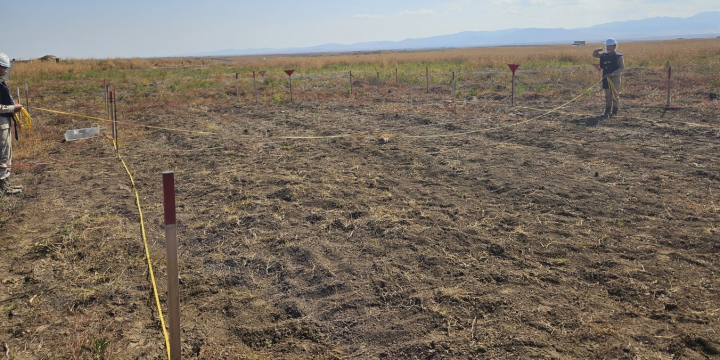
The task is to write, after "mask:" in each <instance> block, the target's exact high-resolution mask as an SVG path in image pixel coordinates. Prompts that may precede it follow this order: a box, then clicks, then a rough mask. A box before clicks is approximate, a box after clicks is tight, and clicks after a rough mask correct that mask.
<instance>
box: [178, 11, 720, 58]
mask: <svg viewBox="0 0 720 360" xmlns="http://www.w3.org/2000/svg"><path fill="white" fill-rule="evenodd" d="M608 37H614V38H616V39H618V40H619V41H646V40H647V41H649V40H666V39H676V38H708V37H720V11H711V12H703V13H700V14H697V15H695V16H691V17H688V18H678V17H654V18H649V19H643V20H631V21H618V22H611V23H607V24H600V25H595V26H591V27H586V28H577V29H562V28H557V29H542V28H525V29H508V30H497V31H465V32H460V33H457V34H452V35H440V36H432V37H427V38H419V39H405V40H402V41H369V42H361V43H356V44H349V45H342V44H324V45H318V46H311V47H302V48H285V49H269V48H265V49H242V50H240V49H225V50H219V51H215V52H208V53H195V54H182V55H177V56H232V55H265V54H267V55H271V54H307V53H332V52H356V51H379V50H420V49H443V48H467V47H487V46H519V45H541V44H561V43H568V44H572V43H573V42H574V41H587V42H589V43H593V42H597V43H599V42H602V41H604V40H605V39H606V38H608Z"/></svg>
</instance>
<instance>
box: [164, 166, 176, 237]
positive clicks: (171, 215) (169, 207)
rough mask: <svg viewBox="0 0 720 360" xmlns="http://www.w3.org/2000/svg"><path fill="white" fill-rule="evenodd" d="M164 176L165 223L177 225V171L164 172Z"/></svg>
mask: <svg viewBox="0 0 720 360" xmlns="http://www.w3.org/2000/svg"><path fill="white" fill-rule="evenodd" d="M162 178H163V208H164V210H165V225H175V221H176V219H175V173H174V172H172V171H166V172H164V173H162Z"/></svg>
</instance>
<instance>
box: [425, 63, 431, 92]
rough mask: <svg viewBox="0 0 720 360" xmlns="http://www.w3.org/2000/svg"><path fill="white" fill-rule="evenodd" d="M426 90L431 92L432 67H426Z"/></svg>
mask: <svg viewBox="0 0 720 360" xmlns="http://www.w3.org/2000/svg"><path fill="white" fill-rule="evenodd" d="M425 92H427V93H430V69H428V67H427V66H426V67H425Z"/></svg>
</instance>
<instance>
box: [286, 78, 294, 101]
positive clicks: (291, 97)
mask: <svg viewBox="0 0 720 360" xmlns="http://www.w3.org/2000/svg"><path fill="white" fill-rule="evenodd" d="M294 72H295V70H285V73H286V74H287V76H288V81H289V82H290V102H293V96H292V74H293V73H294Z"/></svg>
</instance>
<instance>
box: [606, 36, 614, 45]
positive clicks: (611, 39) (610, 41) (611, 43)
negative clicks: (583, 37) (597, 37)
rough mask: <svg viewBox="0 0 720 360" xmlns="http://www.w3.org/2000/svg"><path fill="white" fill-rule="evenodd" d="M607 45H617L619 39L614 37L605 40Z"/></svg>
mask: <svg viewBox="0 0 720 360" xmlns="http://www.w3.org/2000/svg"><path fill="white" fill-rule="evenodd" d="M605 46H617V41H616V40H615V39H613V38H610V39H607V40H605Z"/></svg>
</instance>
